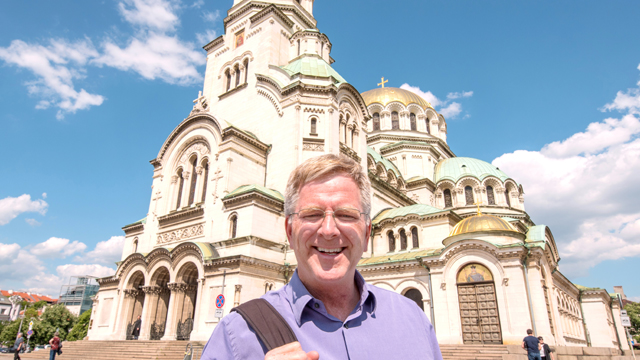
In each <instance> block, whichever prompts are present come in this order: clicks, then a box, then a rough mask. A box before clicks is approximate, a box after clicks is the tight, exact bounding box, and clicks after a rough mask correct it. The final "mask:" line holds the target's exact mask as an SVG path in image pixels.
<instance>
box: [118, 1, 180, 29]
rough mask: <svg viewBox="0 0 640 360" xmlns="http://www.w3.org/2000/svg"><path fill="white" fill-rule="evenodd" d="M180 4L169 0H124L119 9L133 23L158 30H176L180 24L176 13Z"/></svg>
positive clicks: (119, 4)
mask: <svg viewBox="0 0 640 360" xmlns="http://www.w3.org/2000/svg"><path fill="white" fill-rule="evenodd" d="M178 8H179V4H178V2H176V1H167V0H124V1H122V2H120V3H118V10H119V11H120V14H121V15H122V17H124V19H125V20H126V21H127V22H129V23H131V24H132V25H137V26H140V27H143V28H148V29H151V30H158V31H175V29H176V27H177V26H178V25H179V24H180V19H179V18H178V16H177V15H176V13H175V12H176V11H177V10H178Z"/></svg>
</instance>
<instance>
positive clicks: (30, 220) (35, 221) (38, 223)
mask: <svg viewBox="0 0 640 360" xmlns="http://www.w3.org/2000/svg"><path fill="white" fill-rule="evenodd" d="M24 221H26V222H27V224H29V225H31V226H40V225H42V223H40V221H38V220H36V219H24Z"/></svg>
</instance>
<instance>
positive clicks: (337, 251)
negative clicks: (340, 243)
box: [318, 248, 342, 254]
mask: <svg viewBox="0 0 640 360" xmlns="http://www.w3.org/2000/svg"><path fill="white" fill-rule="evenodd" d="M318 251H320V252H323V253H330V254H337V253H339V252H341V251H342V248H339V249H324V248H318Z"/></svg>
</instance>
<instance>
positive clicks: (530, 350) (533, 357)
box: [522, 329, 542, 360]
mask: <svg viewBox="0 0 640 360" xmlns="http://www.w3.org/2000/svg"><path fill="white" fill-rule="evenodd" d="M541 347H542V346H541V345H540V340H538V338H537V337H535V336H533V330H531V329H527V337H525V338H524V339H522V348H523V349H526V350H527V355H528V356H529V360H542V359H540V348H541Z"/></svg>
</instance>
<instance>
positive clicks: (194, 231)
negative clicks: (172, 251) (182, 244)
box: [157, 224, 204, 245]
mask: <svg viewBox="0 0 640 360" xmlns="http://www.w3.org/2000/svg"><path fill="white" fill-rule="evenodd" d="M203 235H204V224H197V225H193V226H187V227H184V228H182V229H178V230H173V231H168V232H165V233H162V234H158V237H157V239H158V241H157V244H158V245H162V244H167V243H171V242H174V241H180V240H188V239H191V238H194V237H198V236H203Z"/></svg>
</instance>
